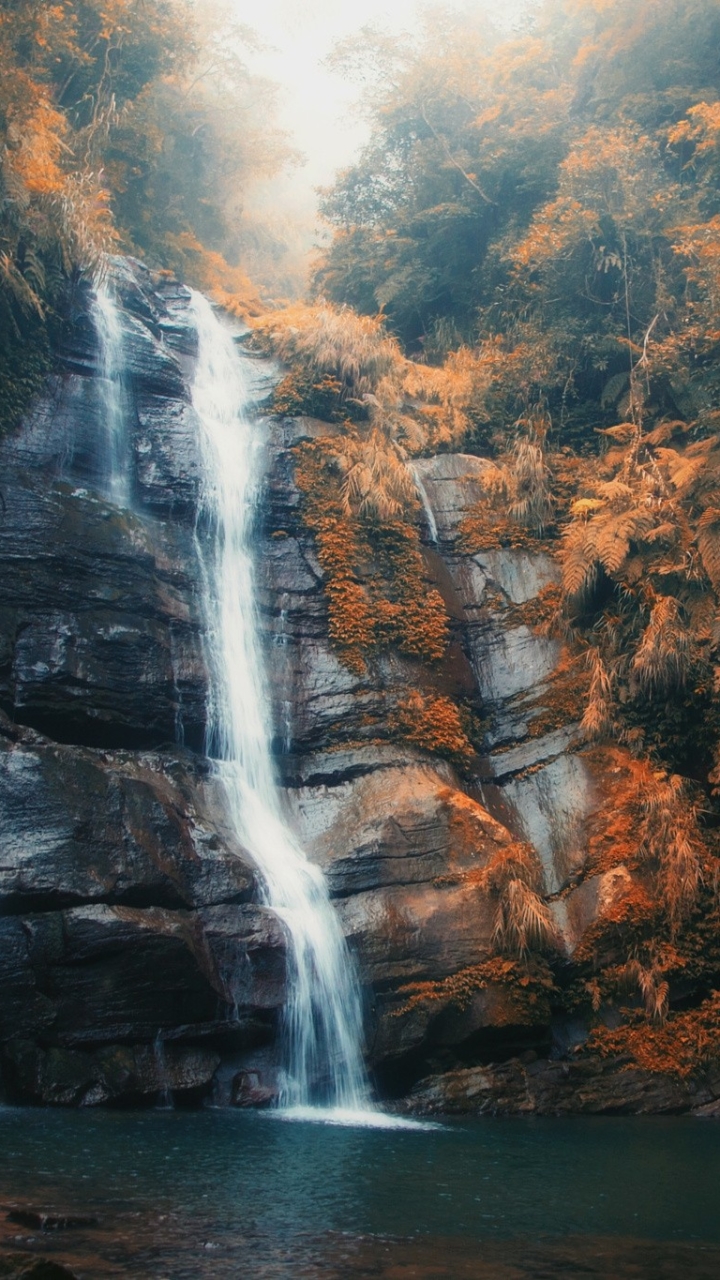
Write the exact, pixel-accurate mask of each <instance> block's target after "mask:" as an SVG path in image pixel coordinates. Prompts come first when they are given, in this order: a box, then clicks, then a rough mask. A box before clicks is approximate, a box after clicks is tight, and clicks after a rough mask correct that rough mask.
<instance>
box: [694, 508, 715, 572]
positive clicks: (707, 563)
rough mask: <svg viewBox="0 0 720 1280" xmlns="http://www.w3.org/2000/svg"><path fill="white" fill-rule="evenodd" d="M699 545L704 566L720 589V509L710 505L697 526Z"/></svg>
mask: <svg viewBox="0 0 720 1280" xmlns="http://www.w3.org/2000/svg"><path fill="white" fill-rule="evenodd" d="M697 529H698V531H697V545H698V550H699V552H700V555H701V557H702V562H703V567H704V569H705V572H706V573H707V576H708V578H709V579H710V581H711V583H712V585H713V587H714V588H715V590H716V591H718V590H720V510H718V508H717V507H708V508H707V509H706V510H705V511H703V513H702V515H701V516H700V519H699V520H698V526H697Z"/></svg>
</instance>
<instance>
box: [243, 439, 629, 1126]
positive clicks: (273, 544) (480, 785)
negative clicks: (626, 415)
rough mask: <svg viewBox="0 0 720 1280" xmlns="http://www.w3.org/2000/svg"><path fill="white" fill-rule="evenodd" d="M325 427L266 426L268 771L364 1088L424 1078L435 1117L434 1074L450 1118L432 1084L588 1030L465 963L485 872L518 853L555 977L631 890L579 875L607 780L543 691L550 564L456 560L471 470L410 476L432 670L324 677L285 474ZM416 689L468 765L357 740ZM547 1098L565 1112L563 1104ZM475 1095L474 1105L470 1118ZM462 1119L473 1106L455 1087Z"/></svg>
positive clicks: (316, 576)
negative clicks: (543, 609) (364, 1070)
mask: <svg viewBox="0 0 720 1280" xmlns="http://www.w3.org/2000/svg"><path fill="white" fill-rule="evenodd" d="M327 430H328V428H327V427H323V425H322V424H318V423H315V422H312V421H309V420H296V421H286V422H280V423H274V424H273V426H272V429H271V450H270V453H271V465H270V468H269V479H268V485H269V489H268V504H267V518H266V525H265V530H264V545H263V547H262V550H261V553H260V558H259V563H260V564H261V565H262V584H263V595H262V600H263V606H264V625H265V627H266V630H267V633H268V646H267V652H268V669H269V673H270V682H271V694H272V699H273V704H274V720H275V724H276V725H277V746H278V752H279V765H280V769H281V771H282V773H283V775H284V779H285V782H286V786H287V795H288V804H289V806H290V812H291V814H292V821H293V823H294V825H295V826H296V828H297V829H298V831H299V832H300V834H301V838H302V839H303V840H304V842H305V847H306V848H307V849H308V850H310V851H311V856H313V857H314V858H315V859H317V861H318V862H319V863H320V865H322V867H323V869H324V871H325V874H326V876H327V877H328V880H329V883H330V886H331V890H332V893H333V895H334V897H335V900H336V904H337V909H338V911H339V912H340V915H341V918H342V920H343V924H344V927H345V931H346V935H347V937H348V940H349V943H350V946H351V948H352V951H353V953H354V955H355V957H356V961H357V964H358V968H359V973H360V978H361V982H362V984H363V987H364V990H365V994H366V1008H367V1028H368V1051H369V1057H370V1060H371V1062H372V1064H373V1066H374V1069H375V1073H376V1078H377V1079H378V1081H379V1082H380V1085H381V1088H383V1089H385V1090H388V1091H389V1092H390V1093H392V1094H402V1093H404V1092H405V1091H406V1090H407V1088H408V1087H409V1086H411V1085H412V1083H413V1081H415V1080H417V1079H418V1077H421V1076H423V1075H424V1074H425V1073H426V1072H431V1073H437V1072H440V1073H441V1074H440V1075H439V1076H438V1075H433V1076H432V1081H431V1083H429V1084H428V1089H430V1088H431V1089H432V1098H433V1100H434V1101H433V1105H434V1106H435V1107H436V1109H440V1110H441V1109H442V1105H441V1101H440V1100H439V1099H440V1097H441V1092H442V1090H441V1084H440V1083H439V1082H442V1081H443V1080H445V1079H447V1081H448V1083H449V1084H450V1082H452V1087H453V1093H452V1096H450V1095H448V1106H449V1107H450V1109H462V1104H461V1102H460V1100H459V1099H460V1093H461V1090H460V1088H459V1086H458V1084H457V1077H456V1075H452V1074H448V1075H447V1076H446V1075H444V1074H442V1073H443V1072H446V1071H448V1069H450V1068H453V1069H454V1070H455V1071H457V1070H458V1069H460V1070H462V1065H463V1064H464V1063H475V1062H478V1061H480V1062H483V1063H490V1062H492V1061H493V1060H495V1059H497V1058H499V1059H500V1060H502V1061H504V1060H508V1059H513V1057H514V1055H517V1054H521V1055H525V1056H527V1055H528V1054H529V1055H530V1056H531V1057H532V1058H533V1059H535V1058H537V1059H538V1060H540V1061H543V1060H545V1059H547V1057H548V1055H550V1056H551V1057H552V1058H561V1057H564V1056H566V1054H567V1052H568V1051H571V1050H572V1047H573V1045H574V1044H576V1043H579V1042H582V1040H583V1038H584V1036H585V1034H586V1030H587V1029H586V1028H584V1027H583V1026H582V1025H581V1024H575V1023H574V1024H571V1025H568V1024H567V1020H563V1019H559V1020H558V1019H557V1018H555V1017H553V1015H552V1012H551V1010H550V1008H549V1005H548V1002H547V1001H546V1000H545V999H543V998H542V992H540V995H539V997H538V994H537V992H533V994H532V996H531V997H530V998H528V997H527V991H526V988H524V987H523V986H522V985H520V986H518V985H517V984H515V983H513V982H510V981H507V980H504V977H503V973H502V967H501V966H500V967H498V973H497V978H496V979H494V978H493V974H492V969H490V970H488V976H484V977H483V978H482V980H481V981H477V971H478V967H480V966H487V963H488V961H490V960H492V958H493V957H494V956H495V957H497V946H496V944H495V941H494V939H493V931H494V922H495V903H494V901H493V895H492V894H491V892H490V891H489V889H488V885H487V879H486V877H484V876H483V871H484V870H486V869H487V868H488V865H489V864H490V863H491V862H492V861H493V859H496V858H497V857H498V855H502V852H503V850H505V851H508V852H509V851H510V850H511V849H512V847H513V846H514V845H515V843H516V842H518V841H521V842H524V843H528V844H530V845H532V846H533V848H534V850H535V851H536V853H537V854H538V856H539V858H540V861H541V863H542V871H543V881H544V883H543V886H542V888H543V894H544V896H545V898H546V901H547V903H548V905H549V908H550V911H551V912H552V915H553V918H554V921H555V928H556V934H557V943H558V947H559V949H560V952H561V954H563V955H564V956H565V958H566V960H567V962H568V963H570V962H571V958H572V956H573V954H574V952H575V951H576V949H577V947H578V946H579V945H580V944H581V943H582V941H583V939H585V938H587V937H588V935H589V932H590V931H591V930H592V929H593V928H594V927H595V925H596V924H597V922H598V920H599V918H601V917H602V915H603V913H607V912H608V911H610V910H612V909H614V908H616V907H617V906H618V903H619V902H620V901H621V900H622V898H623V896H625V895H627V894H629V893H631V892H632V887H633V886H632V881H631V878H630V876H629V875H627V874H624V873H623V870H622V869H620V870H618V869H615V870H614V871H613V872H612V873H609V874H607V875H604V876H592V875H586V874H585V863H586V858H587V834H588V830H589V828H590V826H591V823H592V819H593V816H594V815H595V814H597V813H598V812H599V811H600V812H601V811H602V809H603V808H604V807H605V806H607V805H608V804H609V802H610V801H609V793H610V790H611V788H612V781H613V780H612V770H611V768H610V762H609V761H608V760H606V759H605V758H604V755H603V753H602V752H601V751H600V752H598V751H597V750H596V751H595V752H593V753H587V752H585V751H583V750H582V749H581V747H582V743H581V741H580V736H579V732H578V721H579V720H580V718H581V715H582V707H581V705H580V699H579V696H578V697H576V698H575V699H574V700H573V699H570V700H569V702H568V699H567V697H565V698H561V699H559V698H558V696H557V692H558V683H559V682H560V681H562V679H563V671H564V667H563V664H564V660H565V656H566V655H564V654H563V651H562V647H561V645H560V644H559V643H558V642H557V641H555V640H552V639H548V638H547V637H546V636H545V635H544V634H543V632H542V629H541V628H540V627H539V626H538V625H536V624H537V614H538V612H539V602H540V601H541V599H542V593H543V591H544V590H545V589H546V588H547V587H549V586H551V585H553V584H554V583H556V582H557V579H558V576H559V574H558V566H557V563H556V561H555V560H554V558H553V557H551V556H550V555H549V554H547V553H545V552H534V551H528V550H513V549H507V550H506V549H502V548H493V549H490V550H485V551H481V552H478V553H477V554H469V553H468V552H466V551H463V550H462V540H461V539H460V538H459V536H458V535H459V532H460V529H461V526H462V523H463V521H464V519H465V518H466V517H467V516H469V515H470V514H471V513H472V512H473V511H474V510H475V509H476V508H477V504H478V503H484V502H485V501H486V498H485V490H484V489H483V487H482V484H481V480H480V477H481V474H482V471H483V470H484V468H485V466H486V465H487V464H486V463H485V462H484V461H483V460H482V459H480V458H476V457H470V456H463V455H452V454H448V455H443V456H439V457H436V458H429V459H424V460H421V461H420V462H418V463H416V464H415V468H416V472H417V474H418V476H419V478H420V480H421V483H422V487H423V489H424V497H425V499H426V501H427V502H428V504H429V506H430V508H431V511H432V514H433V517H434V527H433V528H432V529H431V528H426V530H425V559H426V568H427V573H428V579H429V581H431V582H432V583H433V584H434V585H436V586H437V587H438V589H439V590H440V591H441V593H442V595H443V597H444V599H445V603H446V606H447V609H448V612H449V615H450V617H451V620H452V639H451V644H450V649H449V653H448V659H447V662H446V663H445V664H444V666H443V670H442V671H441V672H440V673H435V674H434V675H433V674H429V673H428V672H427V670H423V669H422V668H421V666H420V665H419V664H417V663H413V662H410V661H408V660H404V659H402V658H400V657H398V656H397V655H391V656H381V657H378V658H376V659H375V660H369V661H368V668H367V671H366V673H365V674H364V675H362V676H358V675H357V674H355V673H354V672H353V671H351V670H349V669H348V668H347V667H346V666H344V665H343V664H342V662H341V661H340V660H339V658H338V655H337V653H336V652H335V651H334V650H333V649H332V647H331V645H330V642H329V640H328V626H327V610H326V605H325V600H324V596H323V589H322V588H323V583H322V572H321V570H320V568H319V566H318V564H317V561H316V559H315V555H314V551H313V545H312V541H311V540H310V539H309V537H308V535H307V532H306V531H305V530H304V529H303V525H302V521H301V520H300V519H299V518H298V494H297V491H296V489H295V487H294V484H293V479H292V476H293V449H294V447H295V445H296V444H297V443H298V442H299V441H300V440H304V439H312V438H313V437H315V436H317V435H318V434H322V433H323V432H324V431H327ZM429 678H430V679H431V680H435V682H436V684H437V687H438V688H439V689H440V691H445V692H450V693H455V694H460V695H462V698H463V700H464V701H465V702H466V703H467V702H470V704H471V705H473V706H474V708H475V709H476V710H477V712H478V713H479V714H480V715H481V716H482V723H483V725H484V739H483V753H482V755H480V756H478V757H477V758H476V760H475V762H474V764H473V766H472V767H471V769H470V771H469V774H468V775H466V776H464V777H463V778H462V779H461V778H459V777H458V775H457V774H456V772H455V771H454V770H453V768H452V767H451V766H450V765H449V764H448V763H447V762H443V761H441V760H439V759H438V758H437V757H432V756H430V755H428V754H425V753H422V752H417V751H414V750H412V749H409V748H407V747H404V746H402V745H396V744H393V743H388V742H378V741H377V740H376V738H375V737H374V735H376V734H377V732H378V729H377V726H378V719H380V720H381V721H382V718H383V716H385V718H386V719H387V714H388V711H389V710H390V708H391V707H392V706H393V705H394V703H395V701H396V700H397V698H398V697H399V696H401V695H402V694H403V693H404V692H406V691H407V690H408V689H412V688H414V687H418V686H420V687H423V686H425V685H426V683H427V680H428V679H429ZM466 978H467V979H469V980H470V987H471V988H474V989H470V988H468V987H467V986H466V985H465V979H466ZM546 1093H552V1090H548V1091H546ZM560 1093H561V1091H558V1107H560V1108H561V1109H566V1108H567V1107H568V1106H570V1104H569V1103H568V1101H567V1097H568V1094H571V1093H572V1090H568V1089H567V1088H565V1089H564V1093H563V1096H562V1098H561V1096H560ZM488 1097H489V1098H490V1102H488ZM492 1097H493V1095H492V1091H490V1092H489V1093H487V1094H486V1095H484V1096H483V1102H482V1107H483V1109H487V1108H488V1107H489V1106H491V1105H492ZM412 1098H416V1101H417V1107H418V1109H422V1108H423V1107H427V1108H428V1109H430V1103H429V1102H427V1101H426V1099H425V1095H424V1094H423V1095H421V1093H420V1092H416V1093H414V1094H412V1095H411V1102H410V1103H408V1105H414V1104H413V1103H412ZM466 1105H467V1109H470V1110H472V1109H473V1108H477V1107H478V1106H479V1103H478V1102H477V1097H476V1094H475V1093H474V1092H473V1091H472V1089H470V1088H468V1091H467V1096H466ZM547 1105H550V1104H547ZM524 1107H525V1103H523V1105H522V1106H520V1104H519V1103H518V1105H517V1106H516V1107H515V1108H514V1109H517V1110H522V1109H524ZM497 1109H502V1108H501V1106H500V1104H499V1103H498V1107H497ZM506 1109H508V1110H512V1109H513V1106H512V1105H511V1103H507V1105H506ZM530 1109H532V1106H530ZM598 1109H603V1107H602V1106H601V1105H599V1106H598Z"/></svg>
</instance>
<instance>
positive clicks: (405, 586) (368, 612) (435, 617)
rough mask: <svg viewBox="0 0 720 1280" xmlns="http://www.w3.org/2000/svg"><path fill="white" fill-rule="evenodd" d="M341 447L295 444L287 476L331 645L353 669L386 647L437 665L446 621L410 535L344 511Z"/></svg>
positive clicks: (337, 442) (392, 522) (396, 524)
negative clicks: (312, 551) (320, 581)
mask: <svg viewBox="0 0 720 1280" xmlns="http://www.w3.org/2000/svg"><path fill="white" fill-rule="evenodd" d="M343 447H344V446H343V442H342V440H341V439H338V438H325V439H321V440H318V441H315V442H313V443H312V444H305V445H302V446H300V448H299V449H298V451H297V465H296V470H295V477H296V482H297V485H298V488H299V489H300V492H301V494H302V495H303V507H302V512H303V519H304V521H305V524H306V525H307V526H308V528H309V529H311V530H312V532H313V533H314V535H315V539H316V546H317V554H318V559H319V561H320V564H321V566H322V568H323V570H324V573H325V584H324V585H325V593H326V596H327V599H328V606H329V614H330V618H329V625H330V636H331V639H332V640H333V642H334V643H335V644H336V645H337V647H338V649H339V650H340V652H341V654H342V657H343V661H345V662H346V664H347V665H348V666H350V667H351V669H353V670H356V671H362V670H363V669H364V666H365V658H366V656H368V655H369V654H370V653H372V652H373V651H379V650H384V649H389V648H393V647H395V648H397V649H399V651H400V652H401V653H405V654H407V655H408V656H410V657H415V658H425V659H427V660H429V661H431V662H435V661H438V660H439V659H440V658H442V657H443V655H444V653H445V650H446V648H447V641H448V620H447V614H446V612H445V607H444V605H443V602H442V599H441V597H440V596H439V594H438V592H437V591H435V590H434V589H433V588H431V587H430V586H429V584H428V582H427V580H426V575H425V570H424V562H423V558H422V553H421V550H420V539H419V534H418V530H417V528H416V526H415V524H414V523H412V524H411V523H405V522H404V521H403V520H401V519H400V518H399V517H394V518H392V519H387V520H385V521H383V522H380V521H378V520H376V519H375V518H373V517H371V516H363V515H356V514H353V513H352V512H351V511H348V509H347V506H346V504H345V502H344V500H343V491H342V483H341V480H340V476H341V474H342V473H341V471H340V469H339V467H338V465H337V459H338V455H339V454H341V453H342V450H343Z"/></svg>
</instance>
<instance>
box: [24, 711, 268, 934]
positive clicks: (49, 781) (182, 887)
mask: <svg viewBox="0 0 720 1280" xmlns="http://www.w3.org/2000/svg"><path fill="white" fill-rule="evenodd" d="M0 728H1V725H0ZM23 738H24V740H20V741H15V742H13V741H12V740H10V739H9V738H7V737H5V738H3V737H2V736H0V911H2V912H3V913H4V914H8V913H10V912H17V911H38V910H45V909H48V908H53V907H55V908H58V907H64V906H70V905H73V904H75V903H81V902H83V903H89V902H97V901H100V902H105V903H125V904H127V905H134V906H142V905H154V906H166V907H200V906H211V905H212V904H213V903H217V902H226V903H227V902H232V901H241V900H247V899H248V898H249V897H250V896H251V894H252V890H253V885H254V871H253V869H252V867H251V864H250V860H249V857H248V855H247V854H246V853H245V851H244V850H243V849H242V847H241V846H239V845H238V842H237V838H236V837H235V836H234V834H233V832H232V831H231V830H230V829H229V828H228V823H227V815H226V813H225V809H224V806H223V803H222V796H221V794H219V792H218V784H217V783H216V782H215V781H214V780H213V779H212V777H210V776H209V775H208V773H207V770H205V769H202V768H201V767H199V765H198V762H197V761H196V760H195V759H193V757H192V756H190V755H188V754H183V753H180V754H179V755H177V754H176V755H174V756H173V755H156V754H146V755H136V754H132V753H127V752H126V753H122V752H117V753H107V752H99V751H91V750H87V749H83V748H78V747H70V746H65V745H60V744H57V743H53V742H50V741H48V740H47V739H44V738H42V737H41V736H40V735H39V734H27V733H26V734H24V735H23Z"/></svg>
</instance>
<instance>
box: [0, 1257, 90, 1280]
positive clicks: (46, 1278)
mask: <svg viewBox="0 0 720 1280" xmlns="http://www.w3.org/2000/svg"><path fill="white" fill-rule="evenodd" d="M0 1277H1V1278H2V1280H79V1277H78V1275H77V1274H76V1272H74V1271H71V1270H70V1268H69V1267H65V1266H63V1265H62V1263H60V1262H52V1261H51V1260H50V1259H49V1258H38V1256H37V1254H31V1253H12V1254H5V1255H2V1256H0Z"/></svg>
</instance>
